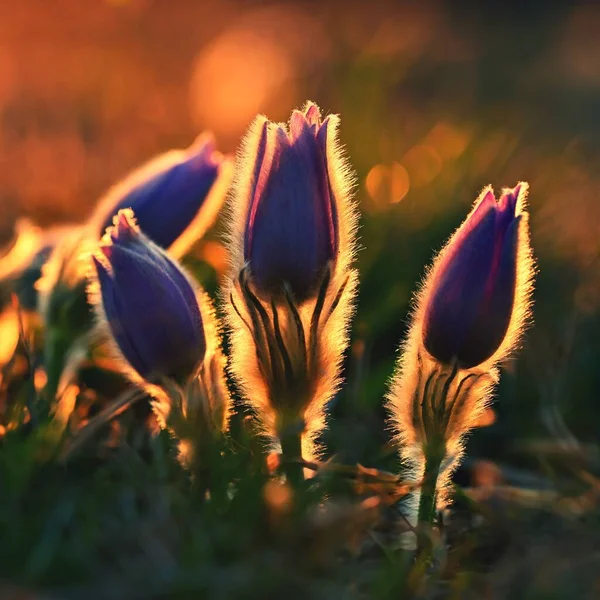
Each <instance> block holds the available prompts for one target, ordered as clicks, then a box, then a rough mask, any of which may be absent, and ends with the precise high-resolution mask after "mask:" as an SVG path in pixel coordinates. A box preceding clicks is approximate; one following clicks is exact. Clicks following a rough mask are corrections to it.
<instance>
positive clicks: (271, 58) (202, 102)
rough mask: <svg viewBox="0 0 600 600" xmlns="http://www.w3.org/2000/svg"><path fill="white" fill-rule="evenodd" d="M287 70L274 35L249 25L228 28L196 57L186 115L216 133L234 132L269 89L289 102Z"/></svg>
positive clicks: (263, 103) (262, 104)
mask: <svg viewBox="0 0 600 600" xmlns="http://www.w3.org/2000/svg"><path fill="white" fill-rule="evenodd" d="M292 75H293V68H292V64H291V61H290V58H289V56H288V55H287V54H286V52H285V48H282V47H281V46H280V45H279V44H278V43H277V42H276V41H275V40H274V39H269V38H267V37H263V36H260V35H258V34H257V33H256V32H254V31H252V30H251V29H246V28H234V29H230V30H228V31H226V32H225V33H223V34H222V35H221V36H219V37H218V38H217V39H216V40H215V41H214V42H213V43H212V44H210V45H209V46H208V47H206V48H205V49H204V50H203V51H202V52H201V53H200V55H199V56H198V57H197V59H196V62H195V64H194V68H193V75H192V80H191V84H190V95H191V110H192V117H193V118H194V120H195V121H196V123H197V124H198V125H200V126H205V125H206V124H210V127H211V128H212V129H214V130H215V131H216V132H217V133H222V134H225V135H234V134H238V133H239V132H240V131H243V130H244V129H245V128H246V126H247V125H248V123H249V122H250V121H251V120H252V119H253V118H254V116H255V115H256V114H257V113H260V112H263V111H264V110H265V106H266V104H267V102H268V101H269V99H270V97H271V96H273V95H274V94H277V95H279V96H280V95H283V96H286V97H289V102H290V103H293V100H292V98H293V97H294V93H293V82H292V81H291V78H292ZM286 102H287V101H286Z"/></svg>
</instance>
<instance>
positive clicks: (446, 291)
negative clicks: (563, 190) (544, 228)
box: [423, 183, 527, 368]
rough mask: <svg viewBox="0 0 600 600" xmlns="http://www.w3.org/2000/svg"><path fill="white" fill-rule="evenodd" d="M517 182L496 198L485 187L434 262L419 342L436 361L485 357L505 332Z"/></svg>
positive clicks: (467, 362)
mask: <svg viewBox="0 0 600 600" xmlns="http://www.w3.org/2000/svg"><path fill="white" fill-rule="evenodd" d="M526 189H527V185H526V184H524V183H520V184H519V185H517V186H516V187H515V188H514V189H513V190H511V191H507V192H505V193H504V194H503V195H502V197H501V198H500V200H499V201H498V202H496V199H495V197H494V193H493V191H492V190H491V189H488V190H487V191H485V192H484V194H483V195H482V198H481V200H480V201H479V203H478V204H477V206H476V207H475V209H474V210H473V211H472V213H471V214H470V215H469V217H468V218H467V220H466V221H465V222H464V223H463V224H462V225H461V227H460V228H459V229H458V230H457V231H456V233H455V234H454V236H453V237H452V238H451V240H450V242H449V243H448V245H447V247H446V248H445V250H444V251H443V252H442V254H441V255H440V259H439V263H438V265H436V266H434V271H433V273H432V281H431V283H430V286H429V290H430V291H429V292H428V293H427V295H426V306H425V310H424V313H423V314H424V317H423V342H424V345H425V348H426V349H427V351H428V352H429V353H430V354H431V355H432V356H433V357H434V358H436V359H437V360H438V361H440V362H442V363H450V362H451V361H452V360H453V359H456V360H458V363H459V365H460V366H461V367H463V368H471V367H475V366H477V365H479V364H482V363H484V362H485V361H486V360H488V359H489V358H491V357H492V356H493V355H494V354H495V353H496V351H497V350H498V349H499V347H500V346H501V344H502V342H503V341H504V338H505V336H506V334H507V331H508V328H509V324H510V322H511V317H512V314H513V309H514V305H515V296H516V282H517V268H518V240H519V229H520V224H521V222H522V217H523V214H522V211H521V204H522V199H521V200H520V196H521V197H524V196H525V194H526Z"/></svg>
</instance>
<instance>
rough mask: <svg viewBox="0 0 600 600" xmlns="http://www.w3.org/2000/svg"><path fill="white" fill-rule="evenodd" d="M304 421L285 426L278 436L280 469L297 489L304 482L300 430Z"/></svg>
mask: <svg viewBox="0 0 600 600" xmlns="http://www.w3.org/2000/svg"><path fill="white" fill-rule="evenodd" d="M303 431H304V423H303V422H302V423H301V424H300V423H292V424H290V425H288V426H287V427H285V428H284V429H283V431H282V433H281V436H280V440H279V441H280V442H281V454H282V459H283V460H282V470H283V472H284V473H285V476H286V479H287V480H288V482H289V484H290V485H291V486H292V487H293V488H295V489H297V488H299V487H301V486H302V485H303V483H304V467H303V465H302V432H303Z"/></svg>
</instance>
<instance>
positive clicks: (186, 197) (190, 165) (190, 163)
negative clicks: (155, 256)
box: [94, 135, 224, 249]
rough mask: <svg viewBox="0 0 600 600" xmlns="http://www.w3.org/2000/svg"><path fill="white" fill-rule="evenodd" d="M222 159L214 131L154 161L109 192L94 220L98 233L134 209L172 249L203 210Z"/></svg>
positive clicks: (158, 240)
mask: <svg viewBox="0 0 600 600" xmlns="http://www.w3.org/2000/svg"><path fill="white" fill-rule="evenodd" d="M223 160H224V158H223V155H222V154H220V153H219V152H217V151H216V150H215V142H214V139H213V138H212V136H210V135H203V136H200V137H199V138H198V139H197V140H196V142H195V143H194V144H192V145H191V146H190V147H189V148H188V149H187V150H174V151H170V152H167V153H165V154H163V155H161V156H158V157H157V158H155V159H153V160H151V161H150V162H149V163H147V164H146V165H144V166H142V167H140V168H139V169H138V170H136V171H134V172H133V173H132V174H131V175H129V176H128V177H127V178H126V179H125V180H124V181H123V182H122V183H120V184H118V185H117V186H115V187H114V188H113V189H112V190H110V192H109V193H108V195H107V197H106V199H105V200H104V201H103V202H102V203H101V204H100V207H99V210H98V212H97V214H96V215H95V218H94V222H95V223H96V224H97V225H98V230H99V232H103V231H104V230H105V229H106V227H109V226H110V225H111V224H112V220H113V217H114V216H115V215H116V214H117V213H118V212H119V210H121V209H123V208H131V209H132V210H133V212H134V213H135V216H136V220H137V223H138V226H139V227H140V229H141V230H142V231H143V232H144V234H145V235H146V236H148V237H149V238H150V239H151V240H152V241H153V242H154V243H155V244H157V245H159V246H160V247H161V248H165V249H166V248H169V247H170V246H171V245H172V244H173V243H174V242H175V240H177V239H178V238H179V236H180V235H181V234H182V233H183V232H184V231H185V230H186V229H187V228H188V227H189V226H190V224H191V223H192V222H193V221H194V220H195V219H196V217H197V215H198V214H199V211H200V210H201V209H202V208H203V205H204V203H205V201H206V199H207V197H208V195H209V192H210V191H211V188H212V187H213V184H214V183H215V181H216V180H217V177H218V175H219V172H220V169H221V167H222V164H223ZM223 195H224V194H223Z"/></svg>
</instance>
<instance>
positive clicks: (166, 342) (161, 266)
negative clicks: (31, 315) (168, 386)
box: [93, 210, 206, 383]
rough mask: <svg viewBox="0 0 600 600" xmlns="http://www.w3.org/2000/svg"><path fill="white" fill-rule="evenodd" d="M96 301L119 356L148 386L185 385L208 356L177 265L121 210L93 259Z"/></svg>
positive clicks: (188, 287)
mask: <svg viewBox="0 0 600 600" xmlns="http://www.w3.org/2000/svg"><path fill="white" fill-rule="evenodd" d="M93 261H94V265H95V269H96V273H97V282H98V284H99V290H98V291H99V294H98V297H99V299H100V300H101V306H102V309H103V312H104V316H105V317H106V320H107V321H108V325H109V327H110V331H111V333H112V336H113V338H114V341H115V342H116V345H117V346H118V348H119V350H120V352H121V354H122V355H123V357H124V358H125V359H126V360H127V361H128V362H129V364H130V365H131V366H132V367H133V369H134V370H135V371H137V373H138V374H139V375H140V376H141V377H142V378H144V379H145V380H146V381H150V382H155V381H158V380H160V379H161V378H163V377H167V378H170V379H173V380H175V381H177V382H178V383H184V382H185V381H187V380H188V379H189V378H190V377H191V376H193V375H194V374H195V373H196V372H197V370H198V368H199V366H200V364H201V362H202V360H203V358H204V354H205V351H206V339H205V335H204V327H203V324H202V317H201V313H200V308H199V305H198V300H197V298H196V293H195V291H194V288H193V287H192V284H191V283H190V281H189V280H188V279H187V277H186V275H185V274H184V273H183V272H182V271H181V269H180V268H179V266H178V265H177V263H176V262H175V261H173V260H172V259H171V258H169V257H168V256H167V255H166V254H165V253H164V252H163V251H162V250H161V249H160V248H158V247H157V246H156V245H154V244H153V243H152V242H150V241H149V240H148V239H147V238H146V237H145V236H144V235H143V234H142V233H141V232H140V230H139V228H138V227H137V226H136V224H135V221H134V219H133V213H132V212H131V211H129V210H122V211H120V212H119V213H118V215H117V217H115V220H114V226H113V227H111V228H109V229H108V231H107V233H106V235H105V237H104V238H103V240H102V241H101V243H100V246H99V249H98V250H97V251H96V253H95V254H94V256H93Z"/></svg>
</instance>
